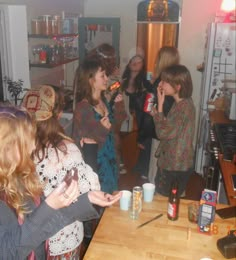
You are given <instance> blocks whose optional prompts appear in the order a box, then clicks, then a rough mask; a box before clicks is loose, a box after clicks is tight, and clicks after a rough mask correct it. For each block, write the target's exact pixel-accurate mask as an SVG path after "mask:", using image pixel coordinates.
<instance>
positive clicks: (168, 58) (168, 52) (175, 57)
mask: <svg viewBox="0 0 236 260" xmlns="http://www.w3.org/2000/svg"><path fill="white" fill-rule="evenodd" d="M179 62H180V56H179V52H178V49H177V48H175V47H173V46H163V47H162V48H160V50H159V51H158V53H157V57H156V63H155V76H156V78H158V77H160V76H161V72H162V71H163V70H164V69H166V68H167V67H169V66H171V65H176V64H179Z"/></svg>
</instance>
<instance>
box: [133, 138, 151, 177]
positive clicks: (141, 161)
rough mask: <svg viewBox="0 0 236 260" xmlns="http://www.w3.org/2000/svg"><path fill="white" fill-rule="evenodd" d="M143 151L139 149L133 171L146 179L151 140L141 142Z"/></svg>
mask: <svg viewBox="0 0 236 260" xmlns="http://www.w3.org/2000/svg"><path fill="white" fill-rule="evenodd" d="M142 145H143V146H144V147H145V149H140V151H139V156H138V160H137V163H136V165H135V166H134V169H133V171H135V172H138V173H139V174H140V175H143V176H146V177H148V170H149V161H150V155H151V146H152V138H147V139H145V140H144V141H143V142H142Z"/></svg>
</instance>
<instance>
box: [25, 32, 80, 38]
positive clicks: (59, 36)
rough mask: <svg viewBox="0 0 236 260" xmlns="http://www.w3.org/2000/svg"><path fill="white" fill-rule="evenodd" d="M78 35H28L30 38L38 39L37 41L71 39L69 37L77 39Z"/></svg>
mask: <svg viewBox="0 0 236 260" xmlns="http://www.w3.org/2000/svg"><path fill="white" fill-rule="evenodd" d="M77 36H78V34H77V33H72V34H52V35H45V34H28V37H29V38H36V39H53V38H69V37H77Z"/></svg>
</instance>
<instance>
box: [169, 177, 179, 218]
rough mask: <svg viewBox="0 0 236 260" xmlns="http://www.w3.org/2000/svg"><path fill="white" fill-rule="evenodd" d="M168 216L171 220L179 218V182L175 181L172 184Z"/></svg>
mask: <svg viewBox="0 0 236 260" xmlns="http://www.w3.org/2000/svg"><path fill="white" fill-rule="evenodd" d="M167 217H168V219H169V220H172V221H174V220H177V219H178V217H179V196H178V183H177V182H174V183H172V186H171V191H170V195H169V200H168V210H167Z"/></svg>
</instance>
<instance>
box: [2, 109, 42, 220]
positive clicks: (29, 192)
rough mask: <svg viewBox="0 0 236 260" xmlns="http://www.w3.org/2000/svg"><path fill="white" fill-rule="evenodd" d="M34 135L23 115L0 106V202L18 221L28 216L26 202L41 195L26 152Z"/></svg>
mask: <svg viewBox="0 0 236 260" xmlns="http://www.w3.org/2000/svg"><path fill="white" fill-rule="evenodd" d="M35 131H36V127H35V124H34V123H33V122H32V120H31V117H30V115H29V114H28V113H27V112H26V111H22V110H20V109H19V108H15V107H3V106H0V133H1V134H0V144H1V145H0V199H2V200H4V201H5V202H6V203H7V204H8V205H9V206H10V207H11V208H13V209H14V210H15V211H16V214H17V215H18V216H20V217H21V218H23V216H24V214H25V213H28V212H29V209H28V208H27V205H26V202H27V200H29V199H33V200H36V199H38V198H39V196H40V195H41V194H42V187H41V185H40V182H39V179H38V177H37V175H36V173H35V165H34V162H33V161H32V159H31V155H30V152H29V151H30V147H31V145H32V144H33V142H35Z"/></svg>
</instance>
